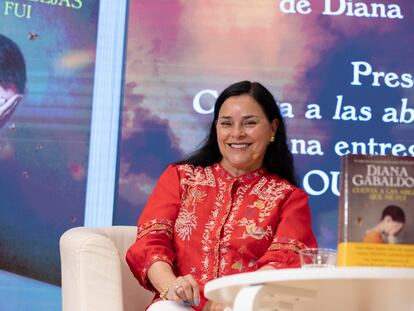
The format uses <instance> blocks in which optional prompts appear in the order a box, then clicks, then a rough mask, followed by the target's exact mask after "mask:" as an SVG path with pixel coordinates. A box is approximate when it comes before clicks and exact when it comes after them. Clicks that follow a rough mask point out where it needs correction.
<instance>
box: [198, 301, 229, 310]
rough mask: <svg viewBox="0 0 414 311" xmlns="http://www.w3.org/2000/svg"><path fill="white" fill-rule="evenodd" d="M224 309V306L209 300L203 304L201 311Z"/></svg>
mask: <svg viewBox="0 0 414 311" xmlns="http://www.w3.org/2000/svg"><path fill="white" fill-rule="evenodd" d="M225 309H226V306H225V305H224V304H222V303H220V302H216V301H211V300H209V301H207V303H206V304H205V306H204V308H203V311H224V310H225Z"/></svg>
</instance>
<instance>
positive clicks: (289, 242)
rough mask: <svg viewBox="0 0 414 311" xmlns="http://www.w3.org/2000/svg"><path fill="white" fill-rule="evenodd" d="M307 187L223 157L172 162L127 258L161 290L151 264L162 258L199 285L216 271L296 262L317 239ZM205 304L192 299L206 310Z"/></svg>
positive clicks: (146, 282) (217, 274)
mask: <svg viewBox="0 0 414 311" xmlns="http://www.w3.org/2000/svg"><path fill="white" fill-rule="evenodd" d="M316 246H317V244H316V240H315V237H314V234H313V232H312V229H311V217H310V209H309V206H308V197H307V195H306V193H305V192H304V191H303V190H301V189H299V188H297V187H295V186H293V185H291V184H289V183H288V182H287V181H285V180H283V179H281V178H279V177H278V176H277V175H274V174H270V173H267V172H266V171H265V170H264V169H259V170H256V171H254V172H251V173H249V174H246V175H244V176H241V177H238V178H235V177H232V176H231V175H230V174H228V173H227V172H226V171H225V170H224V169H223V167H222V166H221V165H220V164H218V163H217V164H215V165H213V166H209V167H206V168H202V167H194V166H192V165H186V164H185V165H170V166H169V167H168V168H167V169H166V170H165V172H164V173H163V174H162V175H161V177H160V179H159V181H158V183H157V185H156V187H155V189H154V191H153V193H152V194H151V196H150V197H149V199H148V202H147V205H146V207H145V209H144V210H143V212H142V214H141V217H140V219H139V221H138V233H137V240H136V242H135V243H134V244H133V245H132V246H131V247H130V249H129V250H128V253H127V257H126V259H127V262H128V264H129V266H130V269H131V271H132V272H133V274H134V275H135V277H136V278H137V279H138V280H139V282H140V284H141V285H142V286H144V287H145V288H147V289H150V290H152V291H154V292H155V293H156V296H155V298H154V299H157V298H158V295H159V294H158V293H157V292H156V290H155V289H154V288H153V287H152V285H151V283H150V282H149V280H148V278H147V270H148V268H149V267H150V266H151V264H153V263H154V262H156V261H160V260H161V261H165V262H167V263H168V264H170V265H171V266H172V267H173V270H174V271H175V273H176V275H186V274H192V275H193V277H194V278H195V279H196V280H197V281H198V283H199V285H200V288H201V290H203V288H204V284H205V283H206V282H207V281H210V280H212V279H215V278H218V277H222V276H225V275H230V274H234V273H241V272H248V271H254V270H257V269H259V268H260V267H262V266H264V265H271V266H273V267H275V268H277V269H280V268H292V267H299V266H300V261H299V256H298V254H297V252H298V251H299V250H300V249H302V248H306V247H316ZM205 301H206V300H205V298H204V296H203V295H202V299H201V304H200V306H199V307H195V309H196V310H201V309H202V307H203V305H204V303H205Z"/></svg>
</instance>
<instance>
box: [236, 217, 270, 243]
mask: <svg viewBox="0 0 414 311" xmlns="http://www.w3.org/2000/svg"><path fill="white" fill-rule="evenodd" d="M239 226H244V227H245V230H246V231H245V232H244V233H243V235H242V236H241V239H243V240H245V239H247V238H248V237H251V238H253V239H256V240H261V239H263V238H266V239H268V237H269V236H272V234H273V231H272V227H271V226H267V227H266V229H263V228H262V227H259V226H257V224H256V222H255V221H254V220H253V219H247V218H246V217H244V218H242V219H241V220H239Z"/></svg>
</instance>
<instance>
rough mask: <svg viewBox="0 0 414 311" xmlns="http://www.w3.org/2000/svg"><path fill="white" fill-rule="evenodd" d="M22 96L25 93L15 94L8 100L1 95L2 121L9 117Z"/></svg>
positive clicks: (0, 111) (0, 113)
mask: <svg viewBox="0 0 414 311" xmlns="http://www.w3.org/2000/svg"><path fill="white" fill-rule="evenodd" d="M22 98H23V95H21V94H15V95H14V96H12V97H11V98H9V99H8V100H6V99H5V98H3V97H0V121H2V120H4V119H5V118H7V117H8V116H9V115H10V114H11V113H12V112H13V111H14V109H16V107H17V105H18V104H19V103H20V101H21V100H22Z"/></svg>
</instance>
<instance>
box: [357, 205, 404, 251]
mask: <svg viewBox="0 0 414 311" xmlns="http://www.w3.org/2000/svg"><path fill="white" fill-rule="evenodd" d="M404 224H405V213H404V211H403V209H402V208H401V207H399V206H397V205H388V206H387V207H385V208H384V210H383V211H382V215H381V221H380V222H379V223H378V224H377V225H375V227H373V228H371V229H369V230H367V231H366V233H365V235H364V237H363V242H365V243H389V244H397V243H401V241H400V240H399V239H398V235H399V234H400V233H401V231H402V229H403V227H404Z"/></svg>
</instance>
